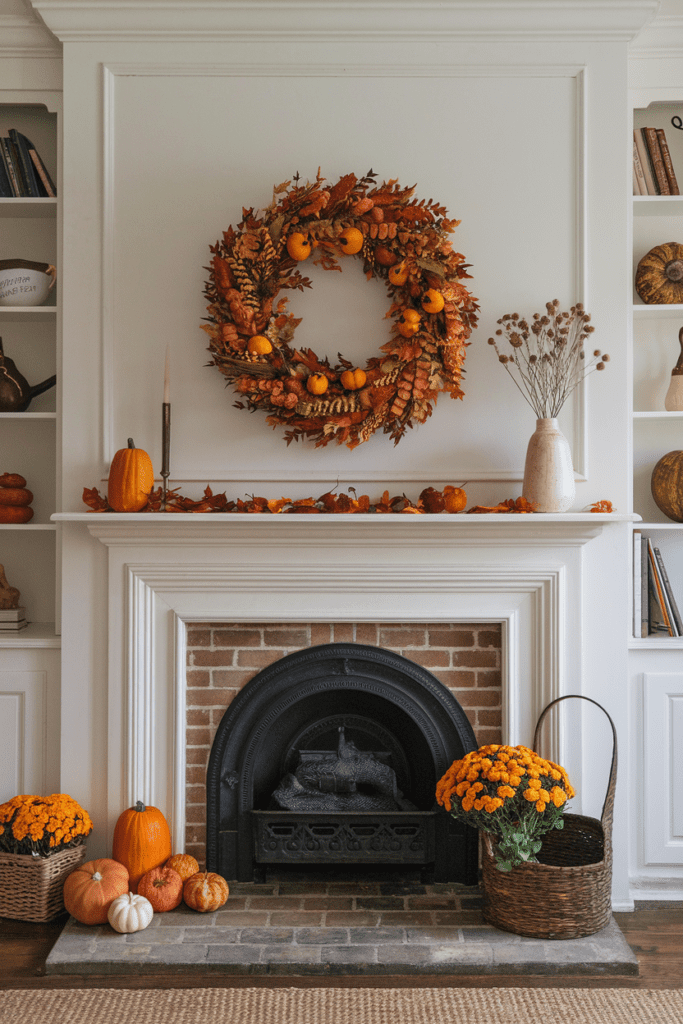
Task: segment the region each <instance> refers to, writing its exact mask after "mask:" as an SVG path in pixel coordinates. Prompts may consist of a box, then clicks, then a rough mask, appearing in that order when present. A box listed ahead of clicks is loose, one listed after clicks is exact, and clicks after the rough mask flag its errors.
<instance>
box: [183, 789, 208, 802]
mask: <svg viewBox="0 0 683 1024" xmlns="http://www.w3.org/2000/svg"><path fill="white" fill-rule="evenodd" d="M185 800H186V802H187V803H188V804H202V805H203V804H205V803H206V786H188V787H187V789H186V790H185Z"/></svg>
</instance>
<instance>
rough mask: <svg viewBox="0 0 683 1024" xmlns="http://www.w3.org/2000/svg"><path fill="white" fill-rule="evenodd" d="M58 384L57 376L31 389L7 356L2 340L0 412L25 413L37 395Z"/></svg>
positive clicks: (0, 340)
mask: <svg viewBox="0 0 683 1024" xmlns="http://www.w3.org/2000/svg"><path fill="white" fill-rule="evenodd" d="M56 383H57V378H56V376H52V377H48V378H47V380H44V381H43V382H42V384H36V385H35V386H34V387H31V385H30V384H29V382H28V381H27V380H26V378H25V377H23V376H22V375H21V374H20V373H19V371H18V370H17V368H16V365H15V363H14V360H13V359H10V357H9V356H6V355H5V353H4V351H3V348H2V338H0V412H25V410H26V409H28V407H29V405H30V404H31V402H32V401H33V399H34V398H36V396H37V395H42V393H43V392H44V391H49V390H50V388H53V387H54V386H55V384H56Z"/></svg>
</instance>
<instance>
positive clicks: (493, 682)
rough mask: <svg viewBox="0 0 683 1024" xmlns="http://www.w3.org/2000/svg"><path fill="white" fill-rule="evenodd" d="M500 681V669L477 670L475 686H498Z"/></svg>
mask: <svg viewBox="0 0 683 1024" xmlns="http://www.w3.org/2000/svg"><path fill="white" fill-rule="evenodd" d="M501 682H502V676H501V672H500V669H496V670H495V671H494V672H482V671H479V672H477V682H476V685H477V686H489V687H491V686H500V685H501Z"/></svg>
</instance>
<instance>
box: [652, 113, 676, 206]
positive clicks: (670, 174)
mask: <svg viewBox="0 0 683 1024" xmlns="http://www.w3.org/2000/svg"><path fill="white" fill-rule="evenodd" d="M656 131H657V139H658V141H659V151H660V153H661V154H662V161H663V163H664V170H665V171H666V180H667V181H668V182H669V190H670V192H671V195H672V196H679V195H680V194H681V192H680V189H679V187H678V182H677V181H676V172H675V171H674V165H673V160H672V159H671V153H670V151H669V144H668V143H667V141H666V135H665V133H664V129H663V128H657V129H656Z"/></svg>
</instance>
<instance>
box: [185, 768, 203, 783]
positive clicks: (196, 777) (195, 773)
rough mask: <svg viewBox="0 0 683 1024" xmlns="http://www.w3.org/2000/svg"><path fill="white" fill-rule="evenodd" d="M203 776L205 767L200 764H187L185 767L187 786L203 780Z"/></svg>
mask: <svg viewBox="0 0 683 1024" xmlns="http://www.w3.org/2000/svg"><path fill="white" fill-rule="evenodd" d="M205 778H206V769H205V768H204V767H203V766H202V765H200V764H189V765H188V766H187V768H186V769H185V784H186V785H187V786H192V785H195V784H196V783H201V782H204V780H205Z"/></svg>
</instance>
